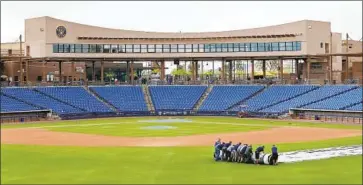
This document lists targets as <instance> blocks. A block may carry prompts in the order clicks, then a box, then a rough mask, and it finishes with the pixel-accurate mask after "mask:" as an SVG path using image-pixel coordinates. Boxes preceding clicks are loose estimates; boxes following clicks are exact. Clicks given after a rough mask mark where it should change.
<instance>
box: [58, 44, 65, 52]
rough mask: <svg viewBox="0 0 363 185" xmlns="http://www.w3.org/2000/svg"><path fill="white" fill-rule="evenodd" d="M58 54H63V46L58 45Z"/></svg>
mask: <svg viewBox="0 0 363 185" xmlns="http://www.w3.org/2000/svg"><path fill="white" fill-rule="evenodd" d="M58 52H59V53H64V44H59V49H58Z"/></svg>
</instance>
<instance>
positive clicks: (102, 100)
mask: <svg viewBox="0 0 363 185" xmlns="http://www.w3.org/2000/svg"><path fill="white" fill-rule="evenodd" d="M82 87H83V88H84V89H85V90H86V91H87V92H88V93H89V94H91V95H92V96H93V97H95V98H96V99H97V100H98V101H100V102H102V103H103V104H105V105H106V106H107V107H108V108H110V109H111V110H112V111H113V112H120V111H119V110H118V109H117V108H116V107H115V106H113V105H112V104H111V103H109V102H108V101H107V100H105V99H104V98H102V97H101V96H99V95H98V94H97V93H96V92H94V91H92V90H91V89H89V88H88V87H85V86H82Z"/></svg>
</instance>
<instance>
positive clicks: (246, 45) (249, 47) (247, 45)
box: [245, 43, 251, 52]
mask: <svg viewBox="0 0 363 185" xmlns="http://www.w3.org/2000/svg"><path fill="white" fill-rule="evenodd" d="M245 51H246V52H250V51H251V43H245Z"/></svg>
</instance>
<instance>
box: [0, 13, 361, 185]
mask: <svg viewBox="0 0 363 185" xmlns="http://www.w3.org/2000/svg"><path fill="white" fill-rule="evenodd" d="M331 24H332V23H330V22H325V21H316V20H297V21H295V22H289V23H284V24H279V25H271V26H266V27H259V28H251V29H243V30H231V31H221V32H147V31H135V30H125V29H110V28H103V27H98V26H94V25H85V24H81V23H76V22H70V21H66V20H60V19H56V18H52V17H48V16H44V17H35V18H29V19H26V20H25V24H24V35H20V37H19V42H11V43H1V65H0V69H1V70H0V72H1V84H2V88H1V92H0V93H1V177H2V178H1V183H2V184H28V183H31V184H38V183H41V184H43V183H45V184H48V183H49V184H95V183H96V184H97V183H102V184H104V183H105V184H256V183H257V184H272V183H273V184H286V183H287V184H318V183H319V184H361V183H362V122H363V118H362V115H363V108H362V106H363V105H362V103H363V98H362V93H363V92H362V81H363V80H362V41H361V40H359V41H358V40H353V39H351V38H350V37H349V35H348V34H346V35H342V33H337V32H333V30H332V28H331ZM333 24H334V23H333Z"/></svg>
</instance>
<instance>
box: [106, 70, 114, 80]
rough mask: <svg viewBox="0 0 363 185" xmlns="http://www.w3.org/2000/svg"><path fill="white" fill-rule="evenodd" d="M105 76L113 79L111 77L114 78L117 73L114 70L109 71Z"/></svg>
mask: <svg viewBox="0 0 363 185" xmlns="http://www.w3.org/2000/svg"><path fill="white" fill-rule="evenodd" d="M105 76H106V78H108V79H109V80H110V81H111V79H112V78H114V77H115V76H116V74H115V72H113V71H107V72H106V73H105Z"/></svg>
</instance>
